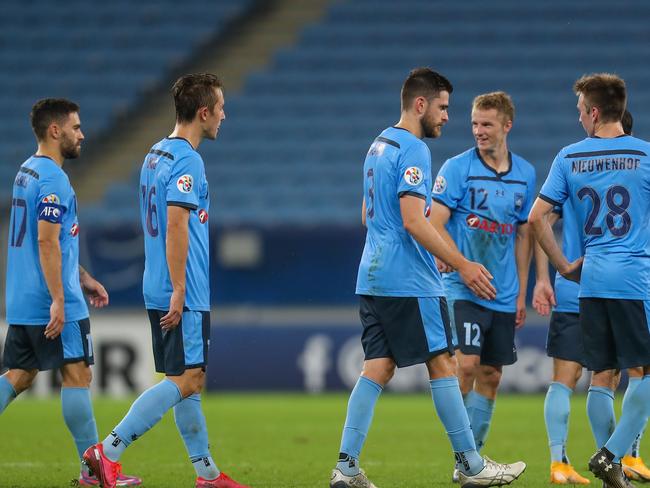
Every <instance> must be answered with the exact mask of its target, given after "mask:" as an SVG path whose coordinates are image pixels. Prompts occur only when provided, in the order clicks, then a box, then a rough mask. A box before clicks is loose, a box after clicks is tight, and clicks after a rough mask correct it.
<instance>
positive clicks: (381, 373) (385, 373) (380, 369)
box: [361, 363, 395, 386]
mask: <svg viewBox="0 0 650 488" xmlns="http://www.w3.org/2000/svg"><path fill="white" fill-rule="evenodd" d="M394 374H395V364H388V363H383V364H381V365H376V364H375V365H372V366H370V365H368V364H366V365H364V367H363V371H362V372H361V376H364V377H365V378H368V379H370V380H372V381H374V382H375V383H378V384H380V385H382V386H383V385H386V384H387V383H388V382H389V381H390V380H391V379H392V378H393V375H394Z"/></svg>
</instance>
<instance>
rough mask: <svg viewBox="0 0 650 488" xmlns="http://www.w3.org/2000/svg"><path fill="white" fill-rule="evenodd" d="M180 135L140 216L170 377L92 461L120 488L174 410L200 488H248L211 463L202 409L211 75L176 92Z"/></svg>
mask: <svg viewBox="0 0 650 488" xmlns="http://www.w3.org/2000/svg"><path fill="white" fill-rule="evenodd" d="M172 93H173V96H174V102H175V106H176V126H175V128H174V131H173V132H172V134H171V135H170V136H169V137H165V138H164V139H163V140H161V141H160V142H158V143H157V144H155V145H154V146H153V147H152V148H151V150H150V151H149V153H148V154H147V155H146V157H145V159H144V163H143V165H142V171H141V176H140V185H141V187H140V191H139V193H140V211H141V217H142V228H143V231H144V238H145V270H144V278H143V289H144V299H145V306H146V308H147V312H148V314H149V320H150V322H151V335H152V341H153V350H154V359H155V367H156V371H157V372H160V373H164V374H165V379H163V380H162V381H161V382H160V383H158V384H157V385H155V386H153V387H151V388H149V389H148V390H146V391H145V392H144V393H142V395H140V396H139V397H138V398H137V399H136V400H135V402H134V403H133V405H132V406H131V409H130V410H129V412H128V413H127V415H126V416H125V417H124V418H123V419H122V421H121V422H120V423H119V424H118V425H117V426H116V427H115V428H114V429H113V431H112V432H111V433H110V435H109V436H108V437H106V439H105V440H104V442H103V443H98V444H96V445H94V446H92V447H91V448H89V449H88V450H87V451H86V452H85V454H84V459H85V460H86V461H87V462H88V464H89V466H90V467H91V469H92V470H93V472H95V473H97V474H98V475H99V476H100V478H101V480H102V483H103V486H104V487H105V488H113V487H114V486H115V475H116V472H117V471H118V470H117V468H116V467H117V466H118V463H117V461H118V459H119V458H120V456H121V455H122V453H123V452H124V450H125V449H126V448H127V447H128V446H129V445H130V444H131V443H132V442H133V441H135V440H136V439H138V438H139V437H141V436H142V435H143V434H144V433H145V432H147V431H148V430H149V429H151V428H152V427H153V426H154V425H155V424H157V423H158V422H159V421H160V419H161V418H162V416H163V415H164V414H165V412H167V411H168V410H169V409H171V408H173V409H174V418H175V420H176V426H177V427H178V430H179V432H180V434H181V437H182V438H183V441H184V443H185V447H186V448H187V452H188V454H189V457H190V460H191V462H192V466H193V467H194V470H195V471H196V474H197V479H196V487H197V488H246V487H244V486H243V485H240V484H239V483H237V482H235V481H233V480H232V479H230V478H229V477H228V476H227V475H226V474H225V473H222V472H220V471H219V469H218V468H217V466H216V465H215V463H214V461H213V460H212V457H211V455H210V450H209V446H208V432H207V426H206V422H205V417H204V415H203V411H202V409H201V390H202V389H203V385H204V383H205V368H206V366H207V362H208V344H209V337H210V281H209V266H210V264H209V263H210V259H209V249H210V246H209V237H208V211H209V205H210V199H209V190H208V182H207V179H206V176H205V167H204V164H203V160H202V159H201V156H200V155H199V153H198V152H197V151H196V150H197V148H198V147H199V144H200V143H201V141H202V140H203V139H215V138H216V137H217V133H218V131H219V127H220V125H221V122H222V121H223V120H224V119H225V117H226V116H225V112H224V97H223V91H222V85H221V81H220V80H219V79H218V78H217V77H216V76H214V75H212V74H208V73H201V74H190V75H185V76H182V77H181V78H179V79H178V80H177V81H176V82H175V83H174V85H173V87H172Z"/></svg>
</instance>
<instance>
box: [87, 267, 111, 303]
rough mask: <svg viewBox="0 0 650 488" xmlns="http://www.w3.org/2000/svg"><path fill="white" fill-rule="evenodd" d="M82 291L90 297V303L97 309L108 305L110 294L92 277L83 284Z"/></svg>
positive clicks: (88, 277) (88, 276)
mask: <svg viewBox="0 0 650 488" xmlns="http://www.w3.org/2000/svg"><path fill="white" fill-rule="evenodd" d="M81 289H82V290H83V292H84V293H85V294H86V296H87V297H88V301H89V302H90V304H91V305H92V306H93V307H95V308H102V307H105V306H106V305H108V292H107V291H106V288H104V286H103V285H102V284H101V283H100V282H99V281H97V280H96V279H94V278H91V277H90V275H86V278H85V279H84V280H83V282H82V283H81Z"/></svg>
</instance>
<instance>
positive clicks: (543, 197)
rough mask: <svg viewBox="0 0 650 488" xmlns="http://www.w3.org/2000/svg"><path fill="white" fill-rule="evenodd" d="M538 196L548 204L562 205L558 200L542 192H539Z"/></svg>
mask: <svg viewBox="0 0 650 488" xmlns="http://www.w3.org/2000/svg"><path fill="white" fill-rule="evenodd" d="M539 198H541V199H542V200H544V201H545V202H547V203H550V204H551V205H553V206H554V207H561V206H562V204H561V203H560V202H558V201H556V200H553V199H552V198H550V197H547V196H546V195H544V194H543V193H540V194H539Z"/></svg>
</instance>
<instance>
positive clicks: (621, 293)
mask: <svg viewBox="0 0 650 488" xmlns="http://www.w3.org/2000/svg"><path fill="white" fill-rule="evenodd" d="M648 155H650V144H649V143H647V142H646V141H643V140H641V139H637V138H635V137H632V136H621V137H616V138H609V139H601V138H597V137H589V138H587V139H584V140H582V141H580V142H578V143H575V144H572V145H570V146H567V147H565V148H564V149H562V150H561V151H560V152H559V154H558V155H557V156H556V158H555V160H554V161H553V165H552V167H551V171H550V173H549V175H548V177H547V179H546V182H545V183H544V186H543V187H542V190H541V192H540V198H542V199H543V200H545V201H547V202H549V203H551V204H553V205H562V204H563V203H564V202H565V201H567V200H570V201H571V205H572V207H573V209H574V211H575V218H576V224H577V226H578V229H579V231H580V234H581V238H582V246H583V248H584V250H585V260H584V264H583V266H582V277H581V279H580V295H579V296H580V297H596V298H621V299H628V300H648V299H649V298H650V291H649V288H650V255H649V254H648V243H649V241H650V236H649V235H648V232H649V231H650V229H648V217H649V213H650V158H649V157H648Z"/></svg>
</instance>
